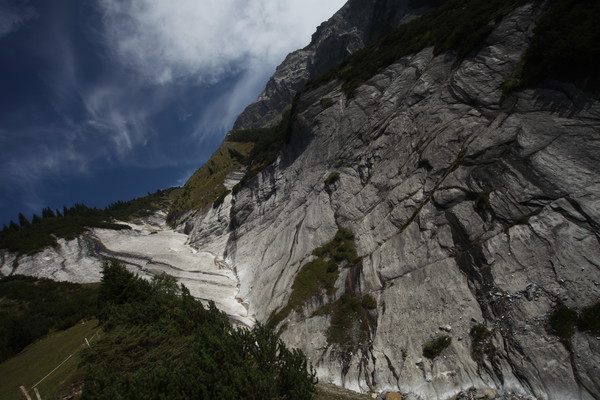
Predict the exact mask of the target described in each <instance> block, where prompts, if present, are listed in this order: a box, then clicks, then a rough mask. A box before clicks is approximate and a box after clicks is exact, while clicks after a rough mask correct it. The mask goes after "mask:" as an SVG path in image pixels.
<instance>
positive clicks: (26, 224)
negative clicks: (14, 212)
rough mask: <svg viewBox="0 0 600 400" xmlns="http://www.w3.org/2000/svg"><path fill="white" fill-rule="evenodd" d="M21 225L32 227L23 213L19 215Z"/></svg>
mask: <svg viewBox="0 0 600 400" xmlns="http://www.w3.org/2000/svg"><path fill="white" fill-rule="evenodd" d="M19 224H21V226H23V227H25V226H29V225H31V224H30V223H29V221H28V220H27V218H26V217H25V216H24V215H23V213H19Z"/></svg>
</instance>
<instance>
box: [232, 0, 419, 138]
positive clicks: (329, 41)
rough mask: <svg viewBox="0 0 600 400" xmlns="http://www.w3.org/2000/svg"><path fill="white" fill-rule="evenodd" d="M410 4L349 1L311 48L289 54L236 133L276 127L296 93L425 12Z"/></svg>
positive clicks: (386, 0)
mask: <svg viewBox="0 0 600 400" xmlns="http://www.w3.org/2000/svg"><path fill="white" fill-rule="evenodd" d="M408 3H409V1H408V0H350V1H349V2H348V3H346V5H344V7H342V8H341V9H340V11H338V12H337V13H336V14H335V15H334V16H333V17H332V18H331V19H330V20H329V21H327V22H324V23H323V24H321V25H320V26H319V27H318V28H317V31H316V32H315V34H314V35H313V37H312V40H311V42H310V44H309V45H308V46H306V47H305V48H304V49H301V50H297V51H295V52H293V53H291V54H289V55H288V56H287V57H286V59H285V60H284V62H283V63H281V65H280V66H279V67H277V70H276V71H275V74H274V75H273V76H272V77H271V79H269V82H268V83H267V86H266V87H265V89H264V91H263V92H262V93H261V94H260V96H259V98H258V100H257V101H256V102H254V103H252V104H250V105H249V106H248V107H246V109H245V110H244V111H243V112H242V113H241V114H240V116H239V117H238V118H237V120H236V122H235V124H234V129H249V128H257V127H263V126H267V125H274V124H275V123H276V122H277V121H278V119H279V116H280V114H281V112H282V111H283V109H284V108H285V107H286V106H287V105H289V104H290V103H291V102H292V100H293V99H294V95H295V94H296V92H297V91H299V90H300V89H302V87H303V86H304V84H305V83H306V82H307V81H308V80H309V79H310V78H313V77H317V76H319V75H321V74H323V73H325V72H327V70H329V68H331V67H332V66H333V65H335V64H336V63H337V62H339V61H340V60H342V59H344V58H345V57H347V56H348V55H350V54H352V53H354V52H355V51H356V50H359V49H360V48H362V47H363V46H364V45H365V44H366V43H367V42H369V41H370V40H372V39H374V38H376V37H379V36H381V35H383V34H386V33H388V32H389V31H390V30H391V29H392V28H393V27H396V26H398V25H399V24H400V23H401V22H402V21H403V20H408V19H410V18H413V17H414V16H416V15H420V14H422V13H423V12H424V10H425V9H424V8H421V9H411V8H410V7H409V6H408Z"/></svg>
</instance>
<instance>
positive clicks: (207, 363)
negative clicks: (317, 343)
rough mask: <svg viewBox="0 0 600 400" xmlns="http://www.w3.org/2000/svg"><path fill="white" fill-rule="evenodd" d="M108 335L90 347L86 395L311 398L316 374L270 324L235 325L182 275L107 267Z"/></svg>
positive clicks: (104, 285) (104, 309)
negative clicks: (143, 275) (182, 281)
mask: <svg viewBox="0 0 600 400" xmlns="http://www.w3.org/2000/svg"><path fill="white" fill-rule="evenodd" d="M103 272H104V275H103V281H102V287H101V296H100V299H101V307H102V310H101V311H102V314H103V315H104V317H105V319H104V323H103V328H104V330H105V334H104V335H103V338H102V339H101V340H100V341H98V342H97V343H96V344H95V345H94V346H92V348H90V349H88V350H86V351H85V353H84V356H83V363H82V365H83V367H84V370H85V384H84V387H83V393H82V397H81V398H82V399H134V398H140V399H142V398H143V399H208V398H218V399H237V398H244V399H283V398H297V399H311V398H312V394H313V391H314V384H315V382H316V380H315V374H314V372H313V371H312V369H311V368H310V367H309V366H308V363H307V359H306V357H305V356H304V355H303V354H302V353H301V352H300V351H299V350H289V349H287V348H286V346H285V345H284V344H283V342H282V341H281V339H280V338H279V337H278V336H277V335H276V334H275V333H274V332H273V331H272V330H270V329H267V328H266V327H265V326H262V325H257V326H256V327H254V328H253V329H245V328H235V327H234V326H232V325H231V323H230V322H229V320H228V318H227V316H225V315H224V314H223V313H221V312H220V311H218V310H217V309H216V307H215V306H214V304H213V303H210V304H209V306H208V308H205V307H203V306H202V304H201V303H200V302H199V301H196V300H195V299H194V298H193V297H192V296H191V295H190V294H189V291H188V290H187V289H186V288H185V287H184V286H178V285H177V283H176V281H175V279H174V278H172V277H169V276H166V275H160V276H157V277H155V278H153V280H152V281H151V282H147V281H144V280H142V279H140V278H138V277H136V276H134V275H132V274H131V273H129V272H128V271H127V270H126V269H125V268H124V267H122V266H121V265H120V264H118V263H115V262H112V263H108V264H106V265H105V267H104V271H103Z"/></svg>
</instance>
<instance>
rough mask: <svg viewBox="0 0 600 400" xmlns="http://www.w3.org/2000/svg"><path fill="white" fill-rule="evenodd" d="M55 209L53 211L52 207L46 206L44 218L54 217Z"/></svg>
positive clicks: (43, 212) (43, 213)
mask: <svg viewBox="0 0 600 400" xmlns="http://www.w3.org/2000/svg"><path fill="white" fill-rule="evenodd" d="M54 216H55V215H54V211H52V209H51V208H50V207H47V208H44V209H43V210H42V217H43V218H52V217H54Z"/></svg>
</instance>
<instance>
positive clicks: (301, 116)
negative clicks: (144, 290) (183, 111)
mask: <svg viewBox="0 0 600 400" xmlns="http://www.w3.org/2000/svg"><path fill="white" fill-rule="evenodd" d="M439 3H440V2H438V1H416V0H410V1H399V2H393V1H385V0H351V1H349V2H348V4H347V5H346V6H345V7H344V8H343V9H342V10H341V11H340V13H338V14H337V15H336V16H334V17H333V18H332V20H331V21H330V22H329V23H327V24H325V25H322V27H321V28H320V29H319V31H318V32H317V34H316V35H315V36H314V38H313V43H312V44H311V45H309V47H307V48H305V49H303V50H301V51H299V52H296V53H293V54H292V55H290V56H289V57H288V58H287V59H286V61H284V63H283V64H282V65H281V66H280V67H279V68H278V70H277V72H276V73H275V75H274V77H273V79H272V80H271V81H270V83H269V84H268V86H267V88H266V89H265V92H264V93H263V95H261V97H260V98H259V100H258V102H257V103H255V104H253V105H251V106H249V108H247V109H246V111H245V112H244V113H243V114H242V116H240V119H239V120H238V122H237V123H236V128H238V130H237V131H235V132H234V133H232V134H230V136H229V138H231V135H233V136H234V137H236V136H237V137H255V136H256V135H255V134H256V133H257V132H258V133H260V132H262V133H266V134H269V135H270V134H273V138H274V139H273V141H272V143H263V144H262V145H261V146H260V147H261V148H262V150H261V152H257V151H255V148H256V146H255V145H256V143H258V139H257V140H254V139H253V141H250V142H252V143H254V144H252V145H251V146H250V145H248V146H247V147H245V148H244V152H241V153H240V152H238V153H240V154H239V157H238V156H235V154H236V153H231V152H227V153H223V154H224V157H223V159H225V160H226V161H227V163H228V164H227V163H226V164H227V165H228V166H227V168H225V169H223V170H219V173H220V174H221V175H222V176H221V175H220V176H219V179H218V180H215V181H214V182H213V181H210V182H209V183H210V187H209V188H208V191H206V192H205V191H203V190H198V191H197V193H196V192H194V190H195V189H197V188H198V186H197V184H198V182H197V181H201V182H200V184H204V183H206V182H208V180H207V181H204V180H203V179H201V178H203V177H206V176H212V174H210V171H209V170H208V167H209V166H211V165H212V164H210V162H209V163H208V164H207V166H205V167H204V169H203V170H201V171H199V172H198V174H197V176H196V178H195V181H194V182H191V181H190V182H189V189H188V193H190V194H191V193H196V194H197V195H198V196H199V197H195V196H196V194H195V195H191V196H189V197H186V198H180V200H181V199H182V200H181V202H180V203H178V204H179V205H180V206H181V208H178V209H177V210H175V211H176V213H175V214H174V217H173V222H174V224H175V225H177V229H178V230H179V231H181V232H185V233H187V234H189V237H188V243H189V244H190V245H192V246H193V247H194V248H195V249H197V250H198V251H199V252H200V253H202V254H211V255H212V257H214V258H215V260H219V261H223V263H221V262H219V263H218V264H219V266H221V265H222V266H225V265H226V266H227V269H226V270H225V271H224V272H225V273H227V274H229V273H230V272H231V274H232V276H234V278H235V284H236V285H239V291H237V289H238V288H236V290H235V296H236V298H238V299H240V301H243V302H244V304H245V305H246V306H247V313H246V310H245V309H244V313H243V317H244V318H247V321H251V320H252V319H256V320H258V321H262V322H266V321H269V322H270V323H271V324H273V325H276V326H277V327H278V328H279V329H281V331H282V335H283V338H284V339H285V341H286V343H287V344H288V345H292V346H296V347H299V348H301V349H302V350H303V351H304V352H305V353H306V354H307V355H308V357H309V358H310V360H311V362H312V363H313V365H314V366H315V368H316V369H317V372H318V375H319V377H320V379H321V380H323V381H327V382H333V383H335V384H337V385H341V386H345V387H348V388H352V389H357V390H361V391H367V390H368V389H374V390H382V389H393V390H400V391H402V392H404V393H412V395H413V398H419V397H420V398H424V399H429V398H449V397H450V396H453V395H455V394H456V393H458V392H460V391H461V390H466V389H467V388H470V387H471V386H475V387H479V388H486V387H487V388H493V389H494V390H497V391H498V392H504V393H507V394H509V393H511V392H516V393H518V394H521V395H527V396H534V397H536V398H538V397H539V398H544V399H570V398H582V399H598V398H599V397H600V395H599V393H600V387H599V386H598V382H600V370H598V368H597V367H596V366H597V365H598V364H600V341H598V340H597V337H598V335H600V329H599V328H598V325H599V324H598V322H597V321H598V319H599V318H600V316H599V315H598V311H599V309H600V306H599V305H598V299H599V298H600V269H599V266H600V247H599V246H598V242H599V240H600V239H599V238H600V214H599V212H598V204H600V182H599V178H598V177H599V176H600V160H599V158H598V154H600V135H598V133H599V132H598V129H599V126H600V101H599V100H598V87H597V86H596V85H597V72H595V71H594V70H593V68H590V67H585V65H588V64H585V63H583V65H584V67H581V68H580V67H577V68H572V69H569V71H570V73H569V74H567V75H566V76H565V71H567V70H566V69H564V68H563V67H562V66H564V65H565V63H566V64H568V59H565V54H566V55H568V56H569V57H570V59H571V60H573V61H574V62H577V63H580V64H581V63H582V61H581V60H590V61H591V63H590V64H589V65H591V66H593V65H595V64H594V63H593V61H594V60H597V59H598V58H597V56H598V51H597V48H596V47H594V46H593V45H590V44H589V43H592V44H593V43H597V42H599V40H596V39H595V38H597V37H598V33H597V30H596V29H594V27H595V26H597V24H595V23H594V21H596V20H597V17H596V15H597V13H598V6H597V2H593V1H586V0H581V1H575V0H554V1H551V2H543V1H535V2H527V1H521V0H515V1H510V2H502V1H489V2H480V1H476V0H470V1H468V2H464V1H458V0H448V1H446V2H444V5H443V7H445V8H441V9H437V11H436V10H434V11H433V12H432V13H430V14H424V16H423V18H422V19H420V18H417V19H415V16H417V15H421V14H423V13H424V12H425V11H426V9H425V8H423V7H422V6H427V7H432V6H434V5H438V4H439ZM467 5H468V7H470V8H468V9H465V7H467ZM440 10H441V11H440ZM582 10H585V11H586V12H582ZM548 16H550V17H548ZM411 20H412V21H413V23H411V22H410V21H411ZM398 24H401V25H400V26H401V27H400V28H399V29H398V30H396V31H394V32H392V33H391V35H390V36H384V37H383V38H382V39H381V40H380V41H378V42H377V41H376V42H373V43H372V44H371V45H370V46H368V47H366V48H364V50H362V51H358V49H359V48H361V47H363V46H364V44H365V43H367V41H369V39H372V38H374V37H377V36H379V35H380V34H385V33H386V32H387V31H388V30H389V29H391V27H392V26H397V25H398ZM536 26H538V27H540V28H539V29H537V30H536ZM553 26H559V27H558V28H556V29H554V28H553ZM579 26H582V27H585V32H589V37H588V35H586V34H585V33H582V31H581V29H580V28H579ZM379 27H384V28H383V29H381V32H380V31H379V29H378V28H379ZM388 27H389V28H388ZM419 27H421V28H423V27H425V28H427V29H424V30H423V31H419V29H418V28H419ZM542 28H543V29H542ZM407 32H408V33H411V32H412V33H414V35H412V34H411V35H408V36H406V35H407ZM556 32H559V34H558V36H559V39H560V40H553V39H556ZM544 35H546V36H544ZM540 37H544V38H545V39H544V40H541V41H540V40H539V38H540ZM536 38H537V39H536ZM548 38H551V39H552V40H548ZM590 38H591V39H590ZM411 40H412V41H413V42H411V43H408V44H406V43H405V42H406V41H411ZM536 40H537V42H536ZM326 43H333V44H332V45H331V46H332V47H329V45H325V44H326ZM540 43H541V44H542V46H541V47H540ZM530 44H532V45H531V47H530ZM579 44H582V45H581V46H579ZM528 48H529V49H533V50H535V51H533V50H532V51H530V52H528V51H527V50H528ZM536 49H537V50H536ZM540 49H541V50H540ZM565 49H569V51H568V52H565V51H564V50H565ZM349 53H353V54H355V56H351V57H350V58H347V59H346V60H341V59H339V57H342V56H346V55H347V54H349ZM540 53H543V54H547V55H549V57H548V58H544V60H547V62H546V61H544V64H543V65H541V67H540V64H539V58H536V57H537V56H536V54H538V55H539V54H540ZM318 54H321V55H322V56H323V57H324V58H321V56H317V55H318ZM532 54H533V55H532ZM329 55H331V58H328V57H326V56H329ZM321 61H322V64H320V62H321ZM338 62H339V63H338ZM336 63H338V64H336ZM334 64H336V65H335V66H334ZM315 65H317V66H315ZM578 65H579V64H578ZM330 66H334V67H333V68H332V69H330V70H329V72H327V73H326V74H325V75H324V76H322V77H321V78H320V79H319V78H317V75H318V74H320V73H322V72H325V71H327V70H328V68H329V67H330ZM312 67H314V68H315V69H314V72H311V71H312V70H311V68H312ZM316 71H318V72H316ZM557 71H558V72H557ZM310 78H316V79H314V80H312V81H311V82H310V83H308V82H309V79H310ZM307 83H308V85H306V84H307ZM288 105H291V107H290V109H289V113H288V114H287V115H288V117H287V118H284V119H283V120H282V121H283V122H282V123H281V124H280V125H277V124H276V122H277V121H279V119H280V116H281V115H282V111H283V110H284V109H285V107H286V106H288ZM249 128H252V129H253V130H249ZM280 128H281V129H280ZM274 133H276V135H275V134H274ZM255 139H256V138H255ZM250 142H247V143H250ZM224 146H225V147H226V146H229V145H228V144H224ZM225 147H224V148H225ZM250 147H252V150H250ZM246 151H248V153H246ZM252 152H254V155H253V156H252V157H250V154H251V153H252ZM234 159H235V160H236V163H229V161H231V160H234ZM242 160H244V161H245V162H246V165H244V162H242ZM221 180H222V182H221ZM184 191H185V189H184ZM194 198H202V199H203V200H202V202H201V203H195V202H194ZM217 200H218V201H217ZM126 234H128V235H129V233H127V232H126ZM131 236H132V238H130V239H131V240H132V241H135V237H137V236H140V233H136V232H135V231H134V232H133V233H131ZM118 242H119V241H118V240H113V241H112V243H113V244H114V243H118ZM118 244H119V246H121V243H118ZM125 245H126V243H125V242H123V244H122V246H125ZM120 248H121V249H123V248H122V247H120ZM92 253H93V251H91V252H90V253H89V254H87V253H86V255H83V256H82V257H79V258H78V259H79V260H82V262H85V260H87V259H88V257H91V256H90V254H92ZM100 253H102V252H100ZM117 253H118V252H117ZM124 253H125V252H124ZM126 254H127V253H126ZM40 256H41V255H40ZM45 256H47V255H45ZM5 257H7V258H5V260H4V261H5V262H4V265H3V271H4V270H7V269H10V267H11V266H13V265H15V262H16V261H15V258H14V257H13V255H9V256H5ZM159 258H160V259H161V260H162V259H163V258H164V257H163V255H160V257H159ZM31 259H32V260H33V257H32V258H31ZM35 259H36V260H37V262H40V263H43V261H42V259H40V258H39V257H38V258H35ZM123 259H124V260H130V261H132V265H134V264H136V263H137V262H138V261H139V260H142V261H143V262H142V264H143V265H142V266H143V267H146V266H148V265H149V266H151V267H152V266H153V265H154V264H155V263H154V261H153V260H154V258H150V259H148V258H146V257H145V256H144V255H143V254H141V253H140V252H137V251H136V254H134V255H133V257H131V254H130V255H128V256H126V257H123ZM17 264H18V263H17ZM31 265H36V268H39V265H41V264H35V263H31ZM229 268H230V269H231V271H229ZM174 270H176V269H174ZM188 272H189V271H188ZM32 273H35V272H32ZM182 276H183V274H182ZM199 293H200V291H199ZM213 293H217V292H216V291H215V292H213ZM239 306H240V307H242V306H241V305H239ZM465 396H467V395H466V394H465Z"/></svg>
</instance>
